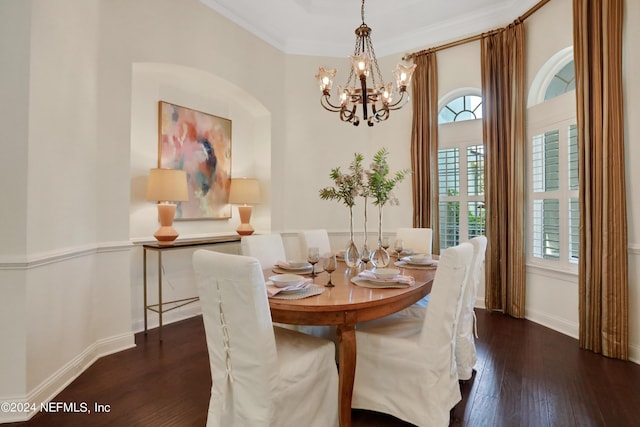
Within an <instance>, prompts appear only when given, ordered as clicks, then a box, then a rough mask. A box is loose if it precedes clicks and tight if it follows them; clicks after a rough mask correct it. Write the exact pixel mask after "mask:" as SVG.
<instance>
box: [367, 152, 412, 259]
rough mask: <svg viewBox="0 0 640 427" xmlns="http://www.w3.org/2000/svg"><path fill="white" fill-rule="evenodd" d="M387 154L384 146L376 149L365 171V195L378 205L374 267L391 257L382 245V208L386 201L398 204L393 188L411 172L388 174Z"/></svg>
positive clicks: (373, 257)
mask: <svg viewBox="0 0 640 427" xmlns="http://www.w3.org/2000/svg"><path fill="white" fill-rule="evenodd" d="M388 156H389V152H388V151H387V149H386V148H381V149H380V150H378V152H376V153H375V154H374V156H373V162H372V163H371V166H370V168H371V169H370V170H368V171H367V172H366V174H367V184H366V188H367V195H368V196H369V197H370V198H371V199H372V200H373V204H374V205H375V206H377V207H378V248H377V249H376V250H374V251H372V252H371V256H370V259H371V263H372V264H373V265H374V266H375V267H386V266H387V265H389V261H390V259H391V257H390V256H389V252H387V250H386V249H385V248H383V247H382V208H383V207H384V205H386V204H387V203H389V204H390V205H396V206H397V205H398V204H399V201H398V198H397V197H396V196H395V195H394V194H393V189H394V188H395V187H396V185H397V184H398V183H400V182H402V180H404V179H405V177H406V176H407V175H409V174H410V173H411V170H410V169H403V170H400V171H398V172H396V173H395V174H391V176H389V175H390V170H389V163H388V161H387V157H388Z"/></svg>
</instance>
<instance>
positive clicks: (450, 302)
mask: <svg viewBox="0 0 640 427" xmlns="http://www.w3.org/2000/svg"><path fill="white" fill-rule="evenodd" d="M472 257H473V246H472V245H471V243H469V242H465V243H461V244H460V245H458V246H454V247H451V248H447V249H445V250H443V251H442V254H441V255H440V261H439V263H438V269H437V270H436V275H435V278H434V279H433V285H432V287H431V294H430V295H431V297H430V299H429V305H428V306H427V309H426V310H427V311H426V313H425V316H424V321H423V326H422V331H421V336H420V344H421V345H422V346H423V347H424V348H425V349H426V351H425V353H424V354H425V356H426V357H428V358H429V359H430V365H431V366H432V367H435V368H436V369H437V371H439V372H444V371H445V370H446V369H447V368H448V369H450V370H451V373H452V375H453V374H454V373H455V370H456V364H455V338H456V324H457V322H456V321H457V318H458V315H459V312H460V309H461V306H462V294H463V288H464V285H465V281H466V280H467V275H468V273H469V269H470V266H471V259H472Z"/></svg>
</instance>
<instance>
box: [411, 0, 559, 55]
mask: <svg viewBox="0 0 640 427" xmlns="http://www.w3.org/2000/svg"><path fill="white" fill-rule="evenodd" d="M549 1H550V0H540V1H539V2H538V3H536V4H535V5H533V6H532V7H531V8H530V9H529V10H527V11H526V12H525V13H524V14H523V15H521V16H519V17H518V18H517V19H516V20H515V21H514V22H522V21H524V20H525V19H527V18H528V17H530V16H531V15H533V14H534V13H535V12H536V11H537V10H538V9H540V8H541V7H542V6H544V5H545V4H547V3H549ZM501 30H502V28H498V29H495V30H491V31H487V32H485V33H482V34H476V35H475V36H470V37H467V38H464V39H460V40H456V41H453V42H451V43H446V44H443V45H440V46H436V47H431V48H429V49H422V50H419V51H418V52H413V53H408V54H406V55H405V56H403V57H402V60H403V61H406V60H408V59H411V58H414V57H416V56H420V55H425V54H427V53H432V52H437V51H439V50H444V49H449V48H451V47H455V46H460V45H462V44H465V43H469V42H473V41H476V40H480V39H482V38H483V37H487V36H490V35H493V34H495V33H497V32H499V31H501Z"/></svg>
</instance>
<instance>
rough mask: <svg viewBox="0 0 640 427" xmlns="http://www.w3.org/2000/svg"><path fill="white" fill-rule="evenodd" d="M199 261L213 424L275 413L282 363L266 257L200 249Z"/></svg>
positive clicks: (253, 420) (252, 420) (196, 258)
mask: <svg viewBox="0 0 640 427" xmlns="http://www.w3.org/2000/svg"><path fill="white" fill-rule="evenodd" d="M193 266H194V269H195V273H196V281H197V286H198V293H199V296H200V302H201V304H202V317H203V321H204V327H205V333H206V338H207V347H208V350H209V361H210V365H211V377H212V382H213V384H212V387H211V402H210V405H209V417H208V420H207V426H221V427H222V426H232V425H234V426H236V425H237V426H240V425H242V426H250V425H256V420H269V419H272V418H273V414H274V408H273V406H274V405H273V404H272V400H271V396H273V395H274V390H275V388H276V387H277V381H278V364H277V352H276V344H275V338H274V332H273V326H272V323H271V313H270V311H269V303H268V301H267V294H266V292H265V284H264V276H263V274H262V267H261V265H260V263H259V262H258V260H257V259H255V258H251V257H245V256H241V255H230V254H224V253H220V252H213V251H209V250H203V249H200V250H197V251H195V252H194V254H193Z"/></svg>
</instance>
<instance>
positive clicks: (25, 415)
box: [0, 332, 135, 423]
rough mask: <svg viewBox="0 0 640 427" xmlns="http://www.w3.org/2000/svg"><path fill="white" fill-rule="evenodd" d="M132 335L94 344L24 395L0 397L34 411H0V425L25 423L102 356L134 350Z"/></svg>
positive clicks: (4, 400)
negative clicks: (132, 348)
mask: <svg viewBox="0 0 640 427" xmlns="http://www.w3.org/2000/svg"><path fill="white" fill-rule="evenodd" d="M134 346H135V342H134V336H133V333H132V332H127V333H125V334H121V335H116V336H113V337H109V338H105V339H101V340H98V341H96V342H95V343H93V344H92V345H90V346H89V347H88V348H87V349H85V350H84V351H83V352H82V353H81V354H79V355H78V356H76V357H75V358H74V359H72V360H71V361H69V362H68V363H67V364H65V365H64V366H63V367H62V368H60V369H59V370H58V371H57V372H55V373H54V374H53V375H51V376H50V377H49V378H47V379H46V380H45V381H43V382H42V383H41V384H39V385H38V386H37V387H35V388H34V389H33V390H31V391H30V392H29V393H28V394H27V395H26V396H18V397H9V398H5V397H3V398H2V401H3V402H7V403H8V404H9V405H12V404H17V405H18V408H20V407H24V406H25V405H27V406H26V407H28V408H31V409H35V410H29V411H21V412H16V411H13V412H6V411H0V423H9V422H20V421H27V420H29V419H30V418H31V417H33V416H34V415H35V414H36V413H37V412H38V410H39V408H40V405H41V404H44V403H47V402H49V401H51V399H53V398H54V397H55V396H56V395H57V394H58V393H60V392H61V391H62V390H63V389H64V388H65V387H66V386H68V385H69V384H70V383H71V382H72V381H73V380H75V379H76V378H77V377H78V376H79V375H80V374H81V373H82V372H84V371H85V370H86V369H87V368H88V367H89V366H91V365H92V364H93V362H95V361H96V360H98V359H99V358H100V357H102V356H106V355H108V354H112V353H117V352H119V351H122V350H126V349H128V348H131V347H134Z"/></svg>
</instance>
